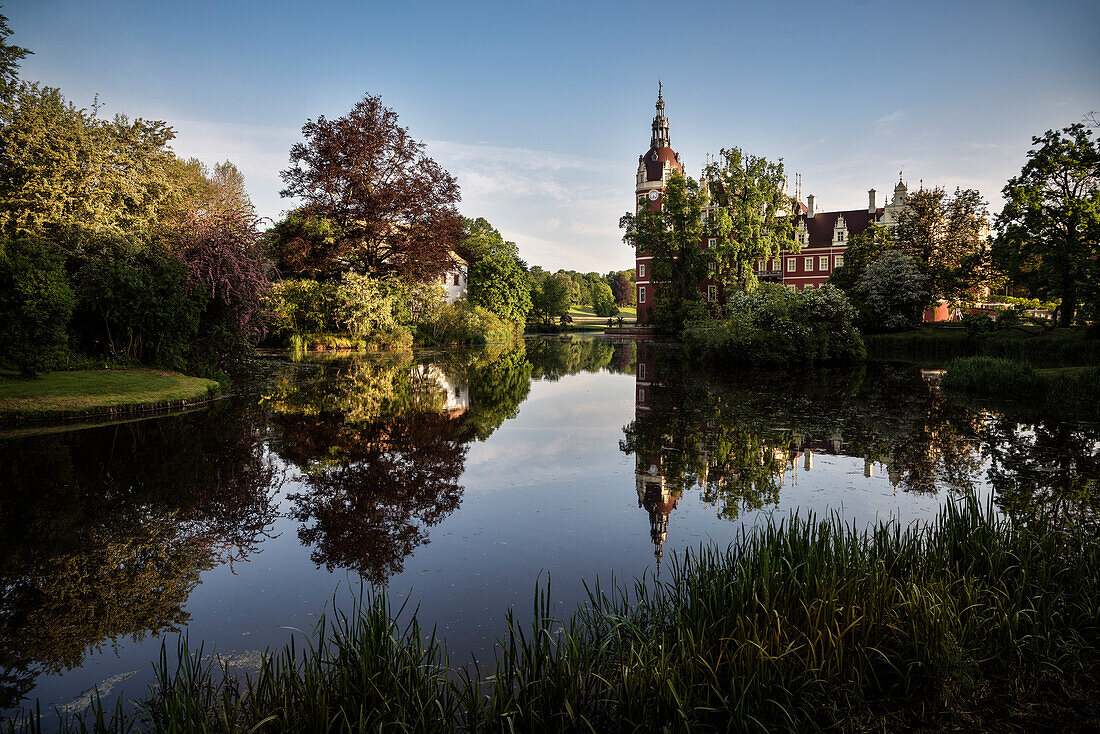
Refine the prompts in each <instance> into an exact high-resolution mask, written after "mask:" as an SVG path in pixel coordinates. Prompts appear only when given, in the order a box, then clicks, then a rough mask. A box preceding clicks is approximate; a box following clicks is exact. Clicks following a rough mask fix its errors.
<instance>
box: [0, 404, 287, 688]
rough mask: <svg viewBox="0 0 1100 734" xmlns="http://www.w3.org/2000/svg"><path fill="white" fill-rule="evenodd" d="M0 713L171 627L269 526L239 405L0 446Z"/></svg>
mask: <svg viewBox="0 0 1100 734" xmlns="http://www.w3.org/2000/svg"><path fill="white" fill-rule="evenodd" d="M0 464H2V465H3V466H4V467H5V470H6V476H7V478H8V487H6V491H5V492H4V493H3V494H0V671H2V672H0V707H5V706H10V705H13V704H14V703H15V702H16V701H17V700H18V698H19V697H21V696H22V695H24V694H25V693H26V692H27V691H28V690H29V689H30V687H31V685H32V682H33V679H34V677H35V676H36V675H38V674H40V673H42V672H50V673H56V672H60V671H61V670H64V669H67V668H72V667H75V666H77V665H79V664H81V662H82V661H83V659H84V655H85V654H86V651H87V650H88V649H89V648H90V647H95V648H98V647H99V646H100V645H102V644H103V643H104V642H106V641H114V640H116V639H118V638H120V637H123V636H132V637H134V638H135V639H141V638H142V637H144V636H145V635H149V634H152V635H158V634H161V633H163V632H165V631H170V630H174V629H177V628H178V627H179V626H180V625H182V624H183V623H185V622H186V621H187V618H188V616H187V613H186V612H185V611H184V609H183V606H184V604H185V602H186V601H187V598H188V596H189V594H190V593H191V590H192V589H193V588H194V587H195V585H196V584H197V583H198V581H199V575H200V574H201V572H202V571H203V570H205V569H208V568H211V567H212V566H213V565H215V564H216V563H218V562H226V561H229V562H233V561H236V560H241V559H244V558H245V557H246V556H247V555H248V554H249V553H251V552H252V551H254V550H255V547H256V545H257V541H258V539H259V538H260V537H261V536H262V535H263V534H264V533H265V532H266V531H267V528H269V527H270V525H271V523H272V521H273V519H274V515H275V511H274V507H273V504H272V502H271V500H272V493H273V490H272V487H273V485H274V484H275V483H276V481H277V477H276V475H275V473H274V470H273V469H272V467H271V466H270V465H269V464H268V463H267V462H266V461H265V460H264V458H263V454H262V448H261V446H260V445H259V441H258V440H257V437H256V433H255V431H254V428H253V423H252V420H251V418H250V416H249V415H248V414H247V412H246V411H243V410H241V409H240V408H239V407H238V406H233V405H228V404H219V405H218V406H215V407H214V408H212V409H211V410H209V411H205V412H201V413H194V414H189V415H185V416H178V417H170V418H164V419H158V420H151V421H141V422H136V423H127V424H122V425H118V426H110V427H104V428H97V429H89V430H83V431H74V432H69V433H61V434H53V435H47V436H36V437H29V438H22V439H8V440H0Z"/></svg>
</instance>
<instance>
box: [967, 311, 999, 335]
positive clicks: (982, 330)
mask: <svg viewBox="0 0 1100 734" xmlns="http://www.w3.org/2000/svg"><path fill="white" fill-rule="evenodd" d="M962 325H963V327H964V328H965V329H966V335H967V336H968V337H970V338H971V339H980V338H981V337H983V336H988V335H989V334H992V333H993V332H994V331H996V330H997V324H995V323H994V322H993V318H992V317H991V316H990V315H989V314H985V313H968V314H966V315H965V316H963V317H962Z"/></svg>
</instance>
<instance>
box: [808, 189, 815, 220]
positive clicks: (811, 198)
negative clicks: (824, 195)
mask: <svg viewBox="0 0 1100 734" xmlns="http://www.w3.org/2000/svg"><path fill="white" fill-rule="evenodd" d="M806 208H807V209H809V211H808V212H806V216H807V217H812V216H814V195H813V194H810V195H809V196H807V197H806Z"/></svg>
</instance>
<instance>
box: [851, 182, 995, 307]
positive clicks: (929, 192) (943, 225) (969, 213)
mask: <svg viewBox="0 0 1100 734" xmlns="http://www.w3.org/2000/svg"><path fill="white" fill-rule="evenodd" d="M985 207H986V202H985V201H984V200H983V199H982V196H981V194H980V193H978V192H977V191H975V190H974V189H966V190H960V189H956V190H955V193H954V195H948V194H947V192H945V191H944V190H943V189H942V188H939V187H936V188H933V189H923V188H922V189H921V190H920V191H917V192H915V193H912V194H910V195H909V196H908V198H907V199H906V207H905V209H903V210H902V211H901V213H900V214H899V215H898V219H897V224H896V225H895V226H894V241H895V242H896V244H897V248H898V249H899V250H901V251H902V252H903V253H905V254H907V255H910V256H912V257H913V259H914V260H915V261H916V263H917V266H918V267H919V268H920V269H921V272H923V273H924V275H926V276H927V277H928V286H929V291H930V296H931V300H930V302H933V301H935V300H937V299H941V298H943V299H946V300H948V301H958V300H960V299H963V298H966V297H972V296H973V295H974V294H977V293H980V292H982V290H983V289H984V288H986V287H988V286H989V285H990V284H991V283H992V282H993V281H994V274H993V271H992V267H991V265H990V261H989V247H988V243H987V241H986V237H987V235H986V233H987V231H988V228H989V226H988V223H987V212H986V208H985ZM845 259H847V258H845Z"/></svg>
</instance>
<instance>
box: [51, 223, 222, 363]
mask: <svg viewBox="0 0 1100 734" xmlns="http://www.w3.org/2000/svg"><path fill="white" fill-rule="evenodd" d="M90 247H92V248H94V250H95V255H94V256H90V257H87V258H84V262H83V265H81V266H80V267H79V269H77V271H76V273H75V274H74V275H73V278H72V283H73V286H74V288H75V290H76V297H77V306H76V310H75V312H74V314H73V319H72V322H71V324H70V331H71V332H72V334H73V343H74V346H76V347H78V348H79V349H80V350H81V351H82V352H84V353H86V354H90V355H95V356H98V357H102V358H106V359H109V360H112V361H123V362H138V363H144V364H155V365H160V366H163V367H169V368H171V369H184V368H185V367H186V366H187V365H188V364H190V362H191V360H192V354H191V345H192V343H193V342H194V340H195V337H196V335H197V334H198V330H199V319H200V317H201V315H202V313H203V311H204V310H205V308H206V305H207V298H208V297H207V295H206V292H205V291H203V290H199V289H194V288H193V287H192V283H191V281H190V278H189V277H188V272H187V269H186V267H185V266H184V265H183V263H181V262H180V261H179V260H178V259H176V258H174V257H170V256H165V255H164V254H162V253H161V252H159V251H157V250H154V249H150V248H140V247H133V246H131V244H130V243H128V242H127V241H125V240H114V239H104V240H100V241H97V242H95V243H93V244H92V245H90Z"/></svg>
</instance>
